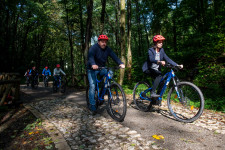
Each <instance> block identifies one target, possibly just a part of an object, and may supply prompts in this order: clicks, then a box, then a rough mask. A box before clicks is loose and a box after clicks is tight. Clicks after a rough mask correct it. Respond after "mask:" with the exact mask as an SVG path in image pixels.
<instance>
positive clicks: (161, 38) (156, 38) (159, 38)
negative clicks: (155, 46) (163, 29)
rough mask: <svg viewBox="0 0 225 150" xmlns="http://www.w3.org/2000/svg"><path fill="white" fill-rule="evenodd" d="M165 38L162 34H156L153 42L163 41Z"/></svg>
mask: <svg viewBox="0 0 225 150" xmlns="http://www.w3.org/2000/svg"><path fill="white" fill-rule="evenodd" d="M163 40H165V38H164V37H163V36H162V35H155V36H154V37H153V42H154V43H156V42H157V41H163Z"/></svg>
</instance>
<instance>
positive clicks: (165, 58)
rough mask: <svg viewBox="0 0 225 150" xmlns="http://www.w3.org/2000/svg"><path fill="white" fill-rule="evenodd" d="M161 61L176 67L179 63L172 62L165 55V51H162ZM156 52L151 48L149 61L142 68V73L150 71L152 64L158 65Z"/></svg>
mask: <svg viewBox="0 0 225 150" xmlns="http://www.w3.org/2000/svg"><path fill="white" fill-rule="evenodd" d="M159 52H160V61H163V60H165V61H166V62H167V63H169V64H171V65H173V66H176V65H177V63H175V62H174V61H173V60H171V59H170V58H169V57H168V56H167V55H166V53H165V51H164V49H163V48H161V49H160V51H159ZM155 55H156V51H155V49H154V48H153V47H152V48H149V50H148V58H147V61H146V62H145V63H144V64H143V66H142V71H143V72H145V71H146V70H149V69H150V68H151V65H152V63H155V64H157V60H155ZM159 70H161V65H160V66H159Z"/></svg>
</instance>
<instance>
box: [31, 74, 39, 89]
mask: <svg viewBox="0 0 225 150" xmlns="http://www.w3.org/2000/svg"><path fill="white" fill-rule="evenodd" d="M38 77H39V76H38V75H35V76H31V87H32V88H33V89H37V88H38V84H39V81H38V80H39V79H38Z"/></svg>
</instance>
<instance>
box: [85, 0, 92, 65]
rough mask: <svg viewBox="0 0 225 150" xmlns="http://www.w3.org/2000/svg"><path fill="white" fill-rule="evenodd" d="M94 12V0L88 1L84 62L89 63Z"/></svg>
mask: <svg viewBox="0 0 225 150" xmlns="http://www.w3.org/2000/svg"><path fill="white" fill-rule="evenodd" d="M92 12H93V0H88V1H87V15H88V17H87V24H86V34H85V50H84V57H85V58H84V62H85V64H87V61H88V50H89V48H90V47H89V43H90V42H91V29H92Z"/></svg>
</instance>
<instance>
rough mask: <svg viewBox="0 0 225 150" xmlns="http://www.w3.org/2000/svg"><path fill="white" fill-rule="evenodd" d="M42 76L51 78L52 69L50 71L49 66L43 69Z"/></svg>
mask: <svg viewBox="0 0 225 150" xmlns="http://www.w3.org/2000/svg"><path fill="white" fill-rule="evenodd" d="M42 75H43V76H51V71H50V69H48V67H47V66H46V67H45V68H44V69H43V71H42Z"/></svg>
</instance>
